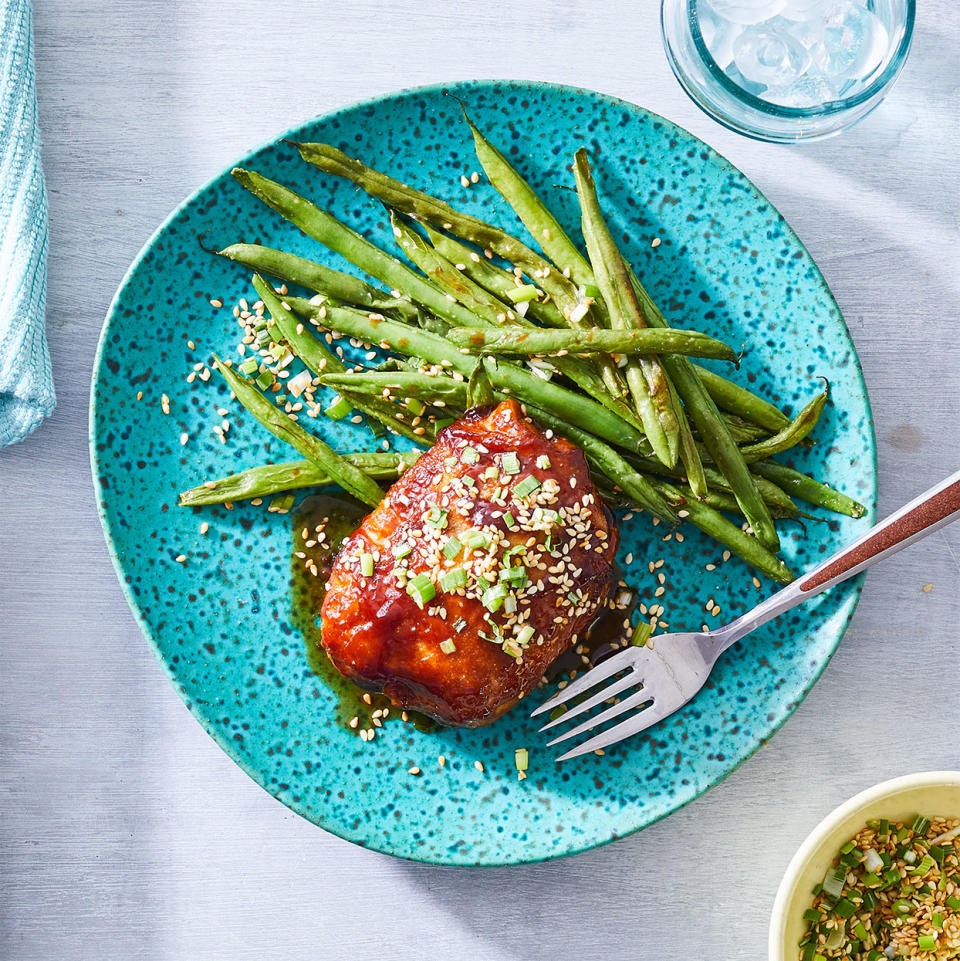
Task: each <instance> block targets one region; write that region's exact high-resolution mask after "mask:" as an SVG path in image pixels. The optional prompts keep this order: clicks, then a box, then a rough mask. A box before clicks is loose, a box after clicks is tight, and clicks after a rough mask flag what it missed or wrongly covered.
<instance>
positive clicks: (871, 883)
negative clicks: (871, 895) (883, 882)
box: [860, 872, 880, 888]
mask: <svg viewBox="0 0 960 961" xmlns="http://www.w3.org/2000/svg"><path fill="white" fill-rule="evenodd" d="M860 883H861V884H862V885H863V886H864V887H867V888H875V887H877V885H878V884H880V875H879V874H873V873H872V872H868V873H867V874H865V875H864V876H863V877H862V878H860Z"/></svg>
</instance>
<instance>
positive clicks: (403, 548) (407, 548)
mask: <svg viewBox="0 0 960 961" xmlns="http://www.w3.org/2000/svg"><path fill="white" fill-rule="evenodd" d="M412 552H413V544H411V543H410V542H409V541H404V542H403V543H402V544H397V546H396V547H395V548H394V549H393V556H394V557H396V558H397V559H398V560H399V559H400V558H401V557H406V556H407V555H408V554H410V553H412Z"/></svg>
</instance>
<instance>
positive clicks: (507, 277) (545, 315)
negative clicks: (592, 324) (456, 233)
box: [423, 223, 567, 327]
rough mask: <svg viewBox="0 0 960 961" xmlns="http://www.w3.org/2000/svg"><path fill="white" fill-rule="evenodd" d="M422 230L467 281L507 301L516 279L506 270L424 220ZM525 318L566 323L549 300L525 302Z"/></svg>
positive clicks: (559, 324)
mask: <svg viewBox="0 0 960 961" xmlns="http://www.w3.org/2000/svg"><path fill="white" fill-rule="evenodd" d="M423 229H424V230H425V231H426V232H427V237H429V238H430V243H431V244H433V246H434V248H435V249H436V251H437V253H439V254H441V255H442V256H444V257H446V258H447V260H449V261H450V262H451V263H452V264H454V265H455V266H456V267H457V269H458V270H461V269H462V272H463V273H465V274H466V275H467V276H468V277H469V278H470V279H471V280H473V281H475V282H476V283H478V284H479V285H480V286H481V287H483V288H485V289H486V290H489V291H490V293H491V294H494V295H495V296H496V297H498V298H499V299H500V300H503V301H507V300H510V294H511V293H514V292H516V290H517V285H518V283H519V282H520V281H519V280H518V278H517V277H516V275H514V274H512V273H511V272H510V271H509V270H504V269H503V268H502V267H498V266H497V265H496V264H492V263H490V261H489V260H487V258H486V257H484V256H483V255H482V254H480V253H478V252H477V251H476V250H473V249H472V248H470V247H467V246H466V245H465V244H462V243H460V241H459V240H456V239H455V238H453V237H450V236H449V235H448V234H445V233H443V232H442V231H440V230H437V229H436V227H434V226H432V225H431V224H428V223H425V224H424V225H423ZM527 317H530V318H531V319H533V320H536V321H537V322H538V323H540V324H543V325H545V326H547V327H566V326H567V322H566V321H565V320H564V319H563V315H562V314H561V313H560V311H559V310H558V308H557V305H556V304H555V303H554V302H553V301H552V300H548V301H541V300H531V301H528V306H527Z"/></svg>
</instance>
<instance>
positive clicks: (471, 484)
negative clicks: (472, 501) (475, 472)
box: [460, 474, 477, 487]
mask: <svg viewBox="0 0 960 961" xmlns="http://www.w3.org/2000/svg"><path fill="white" fill-rule="evenodd" d="M460 480H461V481H463V483H464V485H465V486H466V487H474V486H476V483H477V482H476V481H475V480H474V479H473V478H472V477H471V476H470V475H469V474H467V475H466V476H465V477H461V478H460Z"/></svg>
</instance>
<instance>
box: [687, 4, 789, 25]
mask: <svg viewBox="0 0 960 961" xmlns="http://www.w3.org/2000/svg"><path fill="white" fill-rule="evenodd" d="M786 2H787V0H700V6H701V7H702V6H705V5H709V6H710V7H712V8H713V12H714V13H715V14H716V15H717V18H718V19H720V20H727V21H729V22H730V23H741V24H752V23H763V21H764V20H769V19H770V18H771V17H775V16H776V15H777V14H778V13H779V12H780V9H781V8H782V7H783V5H784V4H785V3H786Z"/></svg>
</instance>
